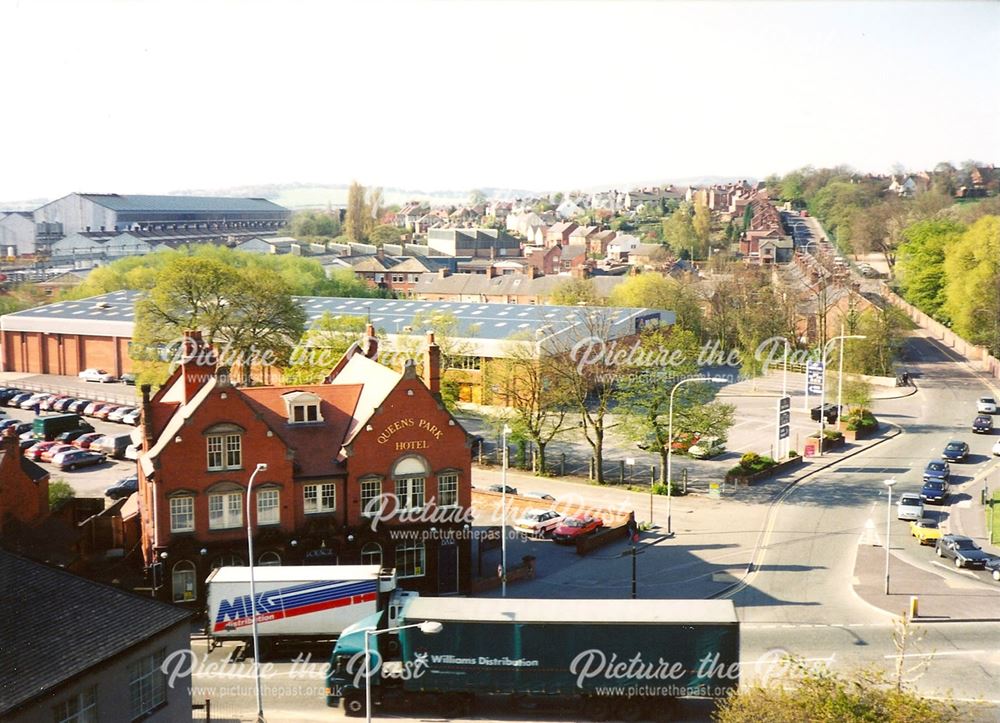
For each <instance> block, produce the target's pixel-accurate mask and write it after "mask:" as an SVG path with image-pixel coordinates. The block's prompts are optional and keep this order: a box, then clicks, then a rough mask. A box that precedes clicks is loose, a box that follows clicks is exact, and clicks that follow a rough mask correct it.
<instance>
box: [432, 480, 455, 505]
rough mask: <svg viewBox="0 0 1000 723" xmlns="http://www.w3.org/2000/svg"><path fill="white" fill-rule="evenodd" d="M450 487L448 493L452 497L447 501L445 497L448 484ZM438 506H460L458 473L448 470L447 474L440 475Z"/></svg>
mask: <svg viewBox="0 0 1000 723" xmlns="http://www.w3.org/2000/svg"><path fill="white" fill-rule="evenodd" d="M446 483H447V486H448V487H449V488H450V489H447V495H448V496H449V497H450V498H451V500H450V501H447V500H446V498H445V494H446V487H445V485H446ZM437 506H438V507H458V473H457V472H448V473H446V474H441V475H438V501H437Z"/></svg>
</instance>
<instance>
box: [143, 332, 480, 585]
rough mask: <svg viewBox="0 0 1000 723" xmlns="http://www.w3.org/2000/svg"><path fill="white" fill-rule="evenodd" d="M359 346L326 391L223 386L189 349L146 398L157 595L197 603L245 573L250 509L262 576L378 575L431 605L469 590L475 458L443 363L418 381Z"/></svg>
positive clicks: (432, 350) (221, 373)
mask: <svg viewBox="0 0 1000 723" xmlns="http://www.w3.org/2000/svg"><path fill="white" fill-rule="evenodd" d="M377 350H378V342H377V341H376V340H375V338H374V328H373V327H371V326H369V330H368V336H367V340H366V341H365V343H364V344H363V345H357V344H356V345H354V346H353V347H352V348H351V350H349V351H348V353H347V354H345V356H344V357H343V359H342V360H341V361H340V362H339V363H338V364H337V366H336V367H335V368H334V369H333V370H332V371H331V373H330V375H329V376H328V378H327V380H326V382H327V383H325V384H318V385H308V386H294V387H292V386H289V387H248V388H239V387H235V386H233V384H232V383H231V382H230V380H229V376H228V372H227V370H226V369H225V368H219V369H216V366H215V363H214V359H213V355H212V354H211V351H210V350H206V349H204V348H203V347H202V346H201V341H200V336H199V335H198V334H192V335H190V341H189V347H188V349H187V350H186V351H187V353H186V355H185V359H186V360H185V362H184V363H183V364H181V365H179V367H178V368H177V369H176V370H175V372H174V373H173V375H172V376H171V378H170V379H169V380H168V381H167V383H166V384H164V386H163V387H161V388H160V389H159V390H158V391H157V393H156V394H155V395H153V396H152V397H150V395H149V389H148V388H144V389H143V426H142V429H143V437H144V439H143V452H142V454H141V455H140V458H139V495H140V497H139V499H140V504H139V508H140V516H141V524H142V547H143V555H144V559H145V562H146V565H147V567H149V568H150V569H151V571H153V572H154V580H159V581H162V583H163V584H162V586H160V587H159V594H160V595H161V596H163V597H164V598H165V599H168V600H172V601H174V602H179V603H187V602H195V603H198V602H200V601H202V600H203V599H204V590H203V584H204V580H205V578H206V577H207V576H208V574H209V572H210V571H211V570H212V569H213V568H215V567H219V566H222V565H245V564H246V563H247V560H246V550H247V544H246V543H247V539H246V528H247V524H246V520H245V519H244V514H245V511H246V498H245V496H244V495H245V493H246V489H247V484H248V481H249V479H250V476H251V474H252V473H253V471H254V469H255V468H256V467H257V465H258V464H266V465H267V469H266V471H263V472H261V473H259V474H258V475H257V477H256V479H255V482H254V488H253V495H254V497H255V499H254V500H253V503H252V504H251V509H252V512H251V515H252V518H253V519H252V523H253V529H254V546H255V555H256V557H257V559H256V560H255V561H254V562H255V563H256V564H258V565H271V564H274V565H278V564H282V565H296V564H311V563H312V564H381V565H385V566H387V567H395V568H396V571H397V574H398V576H399V578H400V579H401V580H402V584H403V585H404V586H405V587H406V588H407V589H411V590H417V591H419V592H422V593H431V594H439V595H441V594H444V595H446V594H452V593H459V592H463V593H464V592H467V591H468V589H469V584H470V571H471V565H470V549H471V545H470V544H469V538H470V534H469V532H470V525H471V519H468V516H469V513H468V511H469V510H470V508H471V495H472V492H471V490H472V484H471V459H470V457H471V455H470V441H469V437H468V435H467V434H466V432H465V430H464V429H463V428H462V427H461V425H459V424H458V422H457V421H456V420H455V419H454V418H453V417H452V416H451V414H450V413H449V412H448V411H447V409H445V407H444V405H443V403H442V402H441V400H440V394H439V387H440V351H439V349H438V346H437V344H435V343H434V338H433V334H431V335H429V338H428V345H427V350H426V352H425V358H424V362H423V369H424V370H425V371H424V374H425V377H424V378H423V379H422V378H420V377H419V376H418V375H417V373H416V365H415V364H414V363H413V361H412V360H411V361H408V362H407V363H406V365H405V366H404V368H403V369H402V371H401V372H397V371H394V370H392V369H389V368H388V367H386V366H383V365H381V364H379V363H378V362H377V361H376V356H377Z"/></svg>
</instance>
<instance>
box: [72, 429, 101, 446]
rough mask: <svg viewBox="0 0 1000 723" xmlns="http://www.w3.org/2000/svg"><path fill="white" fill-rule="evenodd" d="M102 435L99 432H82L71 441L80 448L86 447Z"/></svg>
mask: <svg viewBox="0 0 1000 723" xmlns="http://www.w3.org/2000/svg"><path fill="white" fill-rule="evenodd" d="M103 436H104V435H103V434H101V433H100V432H88V433H87V434H82V435H80V436H79V437H77V438H76V439H75V440H74V441H73V444H75V445H76V446H77V447H79V448H80V449H88V448H89V447H90V445H91V444H92V443H94V442H96V441H97V440H98V439H100V438H101V437H103Z"/></svg>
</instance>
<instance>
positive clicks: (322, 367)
mask: <svg viewBox="0 0 1000 723" xmlns="http://www.w3.org/2000/svg"><path fill="white" fill-rule="evenodd" d="M365 326H366V322H365V319H363V318H362V317H360V316H338V317H335V316H333V315H332V314H331V313H330V312H328V311H327V312H324V313H323V315H322V316H321V317H319V318H318V319H317V320H316V321H315V322H314V323H313V324H312V326H311V327H310V328H309V329H307V330H306V331H305V333H304V334H303V335H302V338H301V339H300V340H299V343H298V344H297V345H296V346H295V348H294V349H293V350H292V351H291V353H290V355H289V363H288V366H287V367H286V368H285V370H284V374H283V375H282V376H283V381H284V383H285V384H319V383H321V382H322V381H323V379H324V378H325V377H326V376H327V375H328V374H329V373H330V371H331V370H332V369H333V367H334V366H336V364H337V362H338V361H340V358H341V357H342V356H343V355H344V353H345V352H346V351H347V349H348V348H349V347H350V346H351V344H353V343H355V342H357V341H359V340H360V339H361V337H362V335H363V334H364V331H365Z"/></svg>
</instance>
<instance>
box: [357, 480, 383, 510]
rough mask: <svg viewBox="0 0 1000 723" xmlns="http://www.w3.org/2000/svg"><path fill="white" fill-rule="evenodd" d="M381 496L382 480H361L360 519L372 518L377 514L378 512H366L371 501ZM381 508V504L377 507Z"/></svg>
mask: <svg viewBox="0 0 1000 723" xmlns="http://www.w3.org/2000/svg"><path fill="white" fill-rule="evenodd" d="M381 496H382V479H381V478H378V477H376V478H368V479H363V480H361V516H362V517H373V516H375V515H377V514H378V513H379V511H378V510H375V511H374V512H369V511H368V506H369V504H370V503H371V501H372V500H373V499H377V498H379V497H381ZM379 506H380V507H381V504H380V505H379Z"/></svg>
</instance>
